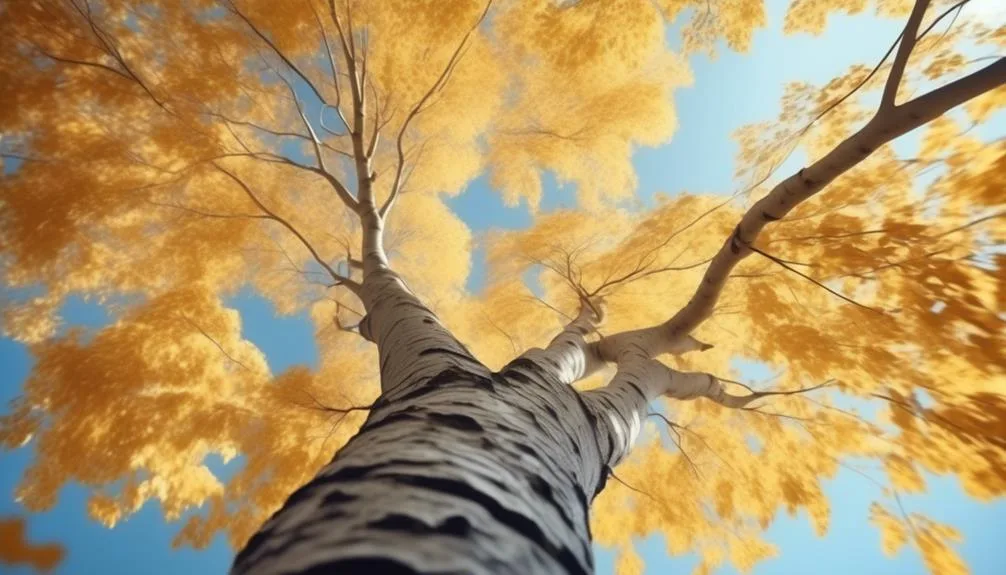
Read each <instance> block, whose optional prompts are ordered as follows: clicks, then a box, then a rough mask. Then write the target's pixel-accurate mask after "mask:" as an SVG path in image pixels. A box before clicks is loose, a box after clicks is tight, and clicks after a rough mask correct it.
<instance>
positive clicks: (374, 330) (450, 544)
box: [233, 270, 645, 575]
mask: <svg viewBox="0 0 1006 575" xmlns="http://www.w3.org/2000/svg"><path fill="white" fill-rule="evenodd" d="M365 288H366V289H365V290H364V293H365V296H364V300H365V304H366V305H367V311H368V315H367V318H366V320H365V322H364V324H363V325H362V326H361V331H362V332H364V335H365V336H366V337H368V339H371V340H373V341H374V342H375V343H377V345H378V349H379V351H380V358H381V378H382V388H383V393H382V395H381V397H380V398H379V399H378V400H377V402H376V403H375V404H374V406H373V407H372V409H371V411H370V414H369V416H368V418H367V421H366V423H365V424H364V425H363V427H362V428H361V429H360V431H359V433H358V434H357V435H356V436H355V437H353V438H352V439H351V440H350V441H349V442H348V443H347V444H346V445H345V446H344V447H343V448H342V449H341V450H340V451H339V452H338V453H337V454H336V456H335V458H334V459H333V460H332V462H331V463H329V464H328V465H327V466H326V467H325V468H324V469H322V471H321V472H320V473H319V474H318V476H317V477H315V478H314V479H313V480H312V481H310V482H309V483H308V484H306V485H304V486H303V487H301V488H300V489H298V490H297V491H296V492H295V493H294V494H293V495H292V496H291V497H290V498H289V499H288V500H287V502H286V503H285V504H284V505H283V507H282V508H281V509H280V510H279V511H278V512H277V513H276V514H275V515H274V516H273V517H272V518H271V519H270V520H269V521H267V522H266V523H265V524H264V525H263V527H262V528H261V530H260V531H259V532H258V533H257V534H256V535H255V536H254V537H252V539H251V540H250V541H249V542H248V544H247V546H246V547H245V548H244V549H243V550H242V551H241V552H240V553H239V554H238V556H237V558H236V559H235V562H234V567H233V572H234V573H242V574H243V573H248V574H253V573H254V574H279V573H368V574H370V573H382V574H384V573H494V574H496V573H514V574H521V575H526V574H529V573H592V572H593V553H592V550H591V544H590V543H591V536H590V527H589V525H588V518H589V508H590V503H591V501H592V500H593V498H594V496H595V495H597V493H599V492H600V490H601V489H602V488H603V486H604V482H605V479H606V477H607V469H608V466H609V464H613V462H614V461H615V460H617V459H618V458H620V457H621V456H622V454H624V452H625V451H627V447H628V446H627V445H624V446H623V445H622V444H623V443H624V441H622V440H623V439H624V438H626V437H629V436H631V435H633V434H627V433H624V432H618V434H617V437H618V438H619V440H618V441H612V440H611V438H612V437H613V436H612V435H611V433H613V432H612V431H611V430H612V429H616V430H617V429H623V428H626V429H627V428H634V429H638V424H637V425H628V424H624V421H623V419H624V418H621V419H620V418H619V417H612V415H611V413H607V412H609V411H611V409H610V408H609V407H607V405H605V407H603V408H602V407H599V406H600V405H601V404H600V403H599V402H598V400H599V399H600V397H601V396H600V395H597V394H594V395H592V393H593V392H591V393H588V394H581V393H578V392H577V391H576V390H575V389H573V388H572V387H570V386H569V385H568V384H567V383H566V382H564V381H563V380H562V378H561V377H559V375H558V374H559V373H560V371H561V370H560V366H559V365H558V363H557V362H555V361H554V358H550V357H549V355H548V353H546V352H545V351H543V350H540V349H536V350H533V353H532V352H528V353H527V354H525V355H524V356H521V357H518V358H517V359H515V360H514V361H512V362H511V363H510V364H508V365H507V366H506V367H504V368H503V369H502V370H501V371H499V372H497V373H493V372H491V371H490V370H488V369H487V368H485V367H484V366H483V365H482V364H481V363H479V362H478V361H477V360H475V359H474V358H473V357H472V356H471V355H470V354H469V353H468V351H467V350H466V349H465V348H464V346H462V345H461V344H460V343H458V342H457V341H456V340H455V339H454V338H453V336H451V335H450V333H449V332H447V330H446V329H445V328H443V327H442V326H441V325H440V323H439V321H437V319H436V317H435V316H434V315H433V314H432V313H431V312H430V311H429V310H427V309H426V308H425V307H424V306H422V304H421V303H419V300H418V299H417V298H416V297H415V296H413V295H412V294H411V292H409V291H408V288H406V287H405V286H404V283H402V282H401V280H400V279H399V278H397V276H395V275H394V274H393V273H392V272H390V271H388V270H381V271H380V272H377V273H375V274H373V275H372V276H371V277H369V278H368V280H367V282H366V284H365ZM369 294H377V295H375V296H371V295H369ZM569 347H570V348H572V347H573V346H569ZM532 358H533V359H532ZM609 399H610V398H609ZM605 401H607V400H605ZM609 403H610V402H609ZM615 403H618V402H617V401H616V402H615ZM635 403H636V407H638V406H639V405H645V398H643V397H642V396H641V395H640V396H639V397H638V401H636V402H635ZM616 411H617V410H616ZM602 413H607V414H606V415H603V416H600V417H599V415H600V414H602ZM615 422H622V423H623V424H621V425H618V424H615ZM613 425H614V427H612V426H613ZM630 441H631V438H630ZM616 446H617V447H616Z"/></svg>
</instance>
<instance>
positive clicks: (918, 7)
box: [880, 0, 929, 111]
mask: <svg viewBox="0 0 1006 575" xmlns="http://www.w3.org/2000/svg"><path fill="white" fill-rule="evenodd" d="M928 6H929V0H916V1H915V6H913V7H912V13H911V14H910V15H909V16H908V23H907V24H905V29H904V31H902V32H901V42H900V43H899V44H898V53H897V54H895V55H894V62H893V63H892V64H891V71H890V73H888V75H887V83H886V84H884V93H883V94H882V95H881V96H880V110H881V111H887V110H891V109H893V108H894V100H895V98H897V97H898V87H899V86H900V85H901V77H902V76H903V75H904V73H905V66H906V65H907V64H908V57H909V56H910V55H911V53H912V48H914V47H915V43H916V42H917V41H918V32H919V25H920V24H921V23H922V17H923V16H924V15H925V13H926V8H927V7H928Z"/></svg>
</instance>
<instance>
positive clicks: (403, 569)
mask: <svg viewBox="0 0 1006 575" xmlns="http://www.w3.org/2000/svg"><path fill="white" fill-rule="evenodd" d="M375 573H380V574H381V575H419V572H418V571H416V570H415V569H413V568H411V567H409V566H408V565H405V564H403V563H399V562H398V561H395V560H394V559H388V558H387V557H354V558H352V559H338V560H335V561H327V562H325V563H319V564H317V565H312V566H311V567H310V568H309V569H307V570H306V571H301V572H300V573H299V575H336V574H338V575H374V574H375ZM289 575H293V574H292V573H290V574H289Z"/></svg>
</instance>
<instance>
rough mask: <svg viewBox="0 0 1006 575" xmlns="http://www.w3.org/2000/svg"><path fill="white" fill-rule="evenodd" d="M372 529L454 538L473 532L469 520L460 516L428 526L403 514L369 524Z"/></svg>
mask: <svg viewBox="0 0 1006 575" xmlns="http://www.w3.org/2000/svg"><path fill="white" fill-rule="evenodd" d="M367 527H370V528H372V529H381V530H383V531H401V532H405V533H411V534H414V535H434V534H439V535H450V536H452V537H467V536H468V535H469V534H470V533H471V530H472V524H471V523H469V522H468V519H466V518H464V517H462V516H460V515H452V516H450V517H448V518H447V519H445V520H444V521H441V522H440V523H438V524H436V525H428V524H427V523H426V522H425V521H422V520H420V519H417V518H416V517H413V516H411V515H405V514H403V513H392V514H390V515H386V516H384V517H382V518H381V519H378V520H377V521H372V522H370V523H368V524H367Z"/></svg>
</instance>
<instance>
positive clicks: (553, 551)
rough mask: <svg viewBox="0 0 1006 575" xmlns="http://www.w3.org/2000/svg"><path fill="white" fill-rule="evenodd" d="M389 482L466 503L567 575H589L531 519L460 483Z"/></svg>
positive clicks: (412, 478)
mask: <svg viewBox="0 0 1006 575" xmlns="http://www.w3.org/2000/svg"><path fill="white" fill-rule="evenodd" d="M392 479H393V480H394V481H396V482H397V483H401V484H403V485H409V486H412V487H420V488H423V489H429V490H431V491H438V492H440V493H445V494H449V495H450V496H452V497H459V498H462V499H467V500H468V501H470V502H472V503H474V504H476V505H479V506H480V507H482V508H483V509H485V510H486V511H487V512H489V514H490V515H492V516H493V518H494V519H495V520H496V521H498V522H499V523H501V524H503V525H505V526H506V527H509V528H510V529H512V530H513V531H515V532H516V533H519V534H520V535H522V536H523V537H524V538H525V539H527V540H528V541H529V542H531V543H533V544H536V545H538V546H539V547H541V548H542V550H544V551H545V552H546V553H548V554H549V555H550V556H551V557H552V558H554V559H555V560H556V561H557V562H558V563H559V564H560V565H562V566H563V567H564V568H565V569H566V572H567V573H570V574H582V575H590V571H588V570H587V569H584V566H583V565H581V564H580V561H578V560H577V558H576V556H575V555H573V552H572V551H570V550H569V549H568V548H566V547H561V548H560V547H558V546H556V545H555V544H554V543H552V542H551V541H549V540H548V539H547V538H546V536H545V532H544V531H542V529H541V527H540V526H539V525H538V524H537V523H536V522H535V521H534V520H533V519H531V518H529V517H527V516H525V515H522V514H520V513H517V512H516V511H511V510H509V509H507V508H506V507H503V505H501V504H500V503H499V502H498V501H496V499H494V498H493V497H491V496H489V495H486V494H485V493H482V492H481V491H479V490H478V489H475V488H474V487H472V486H471V485H468V484H467V483H465V482H463V481H458V480H455V479H447V478H443V477H424V476H421V475H396V476H394V477H393V478H392Z"/></svg>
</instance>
